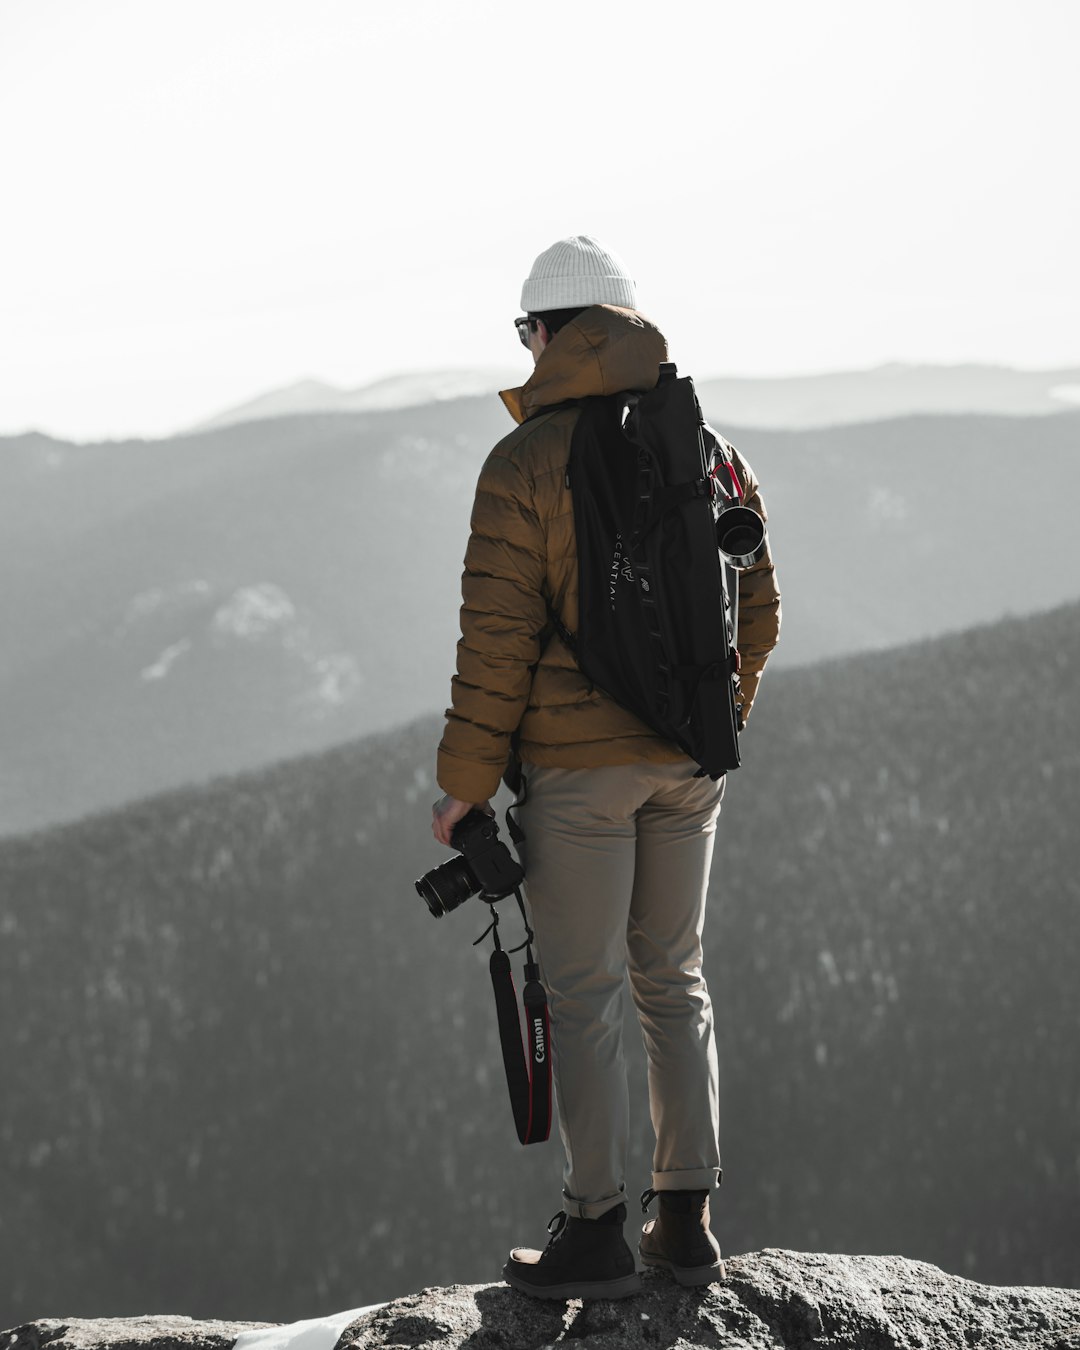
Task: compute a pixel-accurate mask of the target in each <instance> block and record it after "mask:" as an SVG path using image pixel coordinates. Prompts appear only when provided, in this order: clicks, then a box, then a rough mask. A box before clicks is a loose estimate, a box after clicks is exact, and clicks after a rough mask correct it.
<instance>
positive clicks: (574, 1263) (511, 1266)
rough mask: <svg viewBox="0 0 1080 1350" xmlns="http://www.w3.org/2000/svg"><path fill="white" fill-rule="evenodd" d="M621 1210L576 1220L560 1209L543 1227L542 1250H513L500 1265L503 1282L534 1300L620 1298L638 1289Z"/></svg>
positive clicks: (616, 1208)
mask: <svg viewBox="0 0 1080 1350" xmlns="http://www.w3.org/2000/svg"><path fill="white" fill-rule="evenodd" d="M625 1222H626V1206H625V1205H616V1206H615V1208H614V1209H609V1210H608V1211H607V1213H606V1214H602V1215H601V1216H600V1218H599V1219H577V1218H574V1216H573V1215H570V1214H566V1213H564V1212H563V1211H562V1210H560V1211H559V1212H558V1214H556V1215H555V1216H554V1217H553V1218H552V1220H551V1221H550V1223H549V1224H548V1232H549V1233H550V1234H551V1241H550V1242H549V1243H548V1245H547V1246H546V1247H545V1248H544V1250H543V1251H542V1252H539V1251H535V1250H534V1249H533V1248H531V1247H515V1248H514V1250H513V1251H512V1252H511V1253H510V1260H509V1261H507V1263H506V1265H505V1266H503V1278H504V1279H505V1280H506V1282H507V1284H509V1285H512V1286H513V1287H514V1288H515V1289H520V1290H521V1292H522V1293H523V1294H532V1296H533V1297H534V1298H557V1299H567V1298H625V1297H626V1296H627V1294H636V1293H637V1292H638V1291H639V1289H640V1288H641V1276H640V1275H639V1274H638V1273H637V1268H636V1266H635V1265H634V1253H633V1252H632V1251H631V1250H630V1248H629V1247H628V1246H627V1245H626V1240H625V1238H624V1237H623V1231H622V1226H623V1224H624V1223H625Z"/></svg>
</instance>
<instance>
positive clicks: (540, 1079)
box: [473, 889, 551, 1144]
mask: <svg viewBox="0 0 1080 1350" xmlns="http://www.w3.org/2000/svg"><path fill="white" fill-rule="evenodd" d="M514 898H515V899H516V900H517V903H518V909H519V910H520V911H521V918H522V922H523V923H524V924H525V933H526V937H525V941H524V942H523V943H522V944H521V946H520V947H513V948H511V951H510V952H506V951H504V950H503V946H502V943H501V942H500V941H499V912H498V910H497V909H495V907H494V905H492V908H491V926H490V927H489V928H486V929H485V930H484V932H483V933H481V934H480V936H479V937H478V938H477V939H476V942H474V943H473V946H474V947H475V946H476V945H477V943H480V942H483V940H484V938H486V937H487V935H488V933H490V934H491V935H492V940H493V941H494V943H495V950H494V951H493V952H492V953H491V960H490V961H489V962H488V966H489V969H490V970H491V985H492V988H493V989H494V991H495V1011H496V1013H497V1015H498V1020H499V1043H500V1045H501V1046H502V1057H503V1067H504V1069H505V1070H506V1086H507V1088H508V1090H509V1092H510V1105H511V1107H512V1108H513V1112H514V1125H515V1127H516V1128H517V1136H518V1139H519V1140H520V1141H521V1143H523V1144H542V1143H543V1142H544V1140H545V1139H546V1138H547V1137H548V1135H549V1134H550V1133H551V1023H550V1020H549V1017H548V1003H547V993H546V991H545V989H544V986H543V985H542V984H541V983H540V967H539V966H538V965H537V963H536V961H535V960H534V959H533V950H532V943H533V931H532V929H531V928H530V927H529V920H528V918H527V917H526V914H525V902H524V901H523V900H522V898H521V891H520V889H516V890H515V891H514ZM522 947H523V948H524V949H525V988H524V990H523V991H522V996H521V1001H522V1003H523V1005H524V1008H525V1045H528V1047H529V1054H528V1057H527V1058H526V1054H525V1045H523V1044H522V1037H521V1019H520V1017H519V1015H518V1006H517V993H516V991H515V989H514V976H513V974H512V972H511V969H510V955H511V953H512V952H519V951H521V949H522Z"/></svg>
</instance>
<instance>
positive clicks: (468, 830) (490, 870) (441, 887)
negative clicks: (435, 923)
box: [416, 810, 525, 919]
mask: <svg viewBox="0 0 1080 1350" xmlns="http://www.w3.org/2000/svg"><path fill="white" fill-rule="evenodd" d="M450 842H451V843H452V844H453V846H454V847H455V848H456V849H457V850H458V852H459V853H461V854H462V855H463V856H462V857H460V858H451V859H450V861H449V862H444V863H440V864H439V866H438V867H433V868H432V869H431V871H430V872H427V873H425V875H424V876H422V877H421V878H420V880H419V881H418V882H417V883H416V891H417V894H418V895H419V896H421V898H422V899H423V900H424V903H425V904H426V905H427V907H428V909H430V910H431V912H432V914H433V915H434V916H435V918H436V919H441V918H442V916H443V915H444V914H449V913H450V911H451V910H452V909H457V907H458V905H463V904H464V903H465V901H466V900H468V898H469V897H470V896H471V895H476V894H477V892H479V894H480V899H481V900H492V901H494V900H502V899H503V898H504V897H505V896H507V895H510V894H512V893H513V891H515V890H516V889H517V887H518V886H520V885H521V883H522V881H523V880H524V879H525V871H524V868H522V866H521V865H520V863H517V862H515V861H514V859H513V857H512V856H511V854H510V850H509V849H508V848H507V847H506V845H505V844H504V843H502V842H501V841H500V840H499V827H498V825H496V824H495V819H494V817H493V816H488V815H485V814H484V812H483V811H477V810H472V811H470V812H469V814H468V815H467V816H463V817H462V819H461V820H459V821H458V823H457V824H456V825H455V826H454V829H453V833H452V834H451V835H450Z"/></svg>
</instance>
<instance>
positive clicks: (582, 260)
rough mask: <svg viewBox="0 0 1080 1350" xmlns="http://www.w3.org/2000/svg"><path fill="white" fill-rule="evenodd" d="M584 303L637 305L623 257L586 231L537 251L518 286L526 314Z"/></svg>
mask: <svg viewBox="0 0 1080 1350" xmlns="http://www.w3.org/2000/svg"><path fill="white" fill-rule="evenodd" d="M585 305H622V306H623V307H624V308H626V309H637V293H636V291H635V290H634V281H633V278H632V277H631V276H630V275H629V274H628V273H627V271H626V267H625V266H624V265H623V262H622V259H621V258H619V256H618V255H617V254H615V253H612V251H611V250H610V249H609V248H605V247H604V246H603V244H601V243H600V242H599V241H598V240H596V239H593V238H592V236H591V235H588V234H575V235H571V237H570V238H569V239H560V240H559V241H558V242H557V243H554V244H552V246H551V247H550V248H549V249H546V250H545V251H544V252H543V253H541V254H540V256H539V258H537V260H536V261H535V262H534V263H533V265H532V271H531V272H530V273H529V275H528V278H527V279H526V281H525V285H524V286H523V287H522V288H521V308H522V309H523V310H524V311H525V312H526V314H538V313H541V312H542V311H543V310H545V309H576V308H578V307H579V306H585Z"/></svg>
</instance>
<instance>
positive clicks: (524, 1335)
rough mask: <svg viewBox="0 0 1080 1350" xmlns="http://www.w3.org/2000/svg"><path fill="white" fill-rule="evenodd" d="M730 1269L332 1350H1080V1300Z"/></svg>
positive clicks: (128, 1345)
mask: <svg viewBox="0 0 1080 1350" xmlns="http://www.w3.org/2000/svg"><path fill="white" fill-rule="evenodd" d="M727 1266H728V1278H727V1279H726V1280H725V1281H723V1282H722V1283H718V1284H714V1285H710V1286H709V1287H708V1288H706V1289H696V1290H691V1289H682V1288H680V1287H679V1286H678V1285H675V1284H673V1283H672V1282H671V1281H670V1280H669V1279H667V1277H666V1276H662V1275H660V1274H659V1273H658V1272H653V1271H648V1272H646V1274H645V1277H644V1289H643V1292H642V1293H641V1294H639V1295H637V1296H635V1297H633V1298H627V1299H622V1300H620V1301H618V1302H613V1301H609V1300H595V1301H589V1302H586V1303H582V1302H580V1301H571V1302H569V1303H551V1302H545V1301H541V1300H535V1299H530V1298H527V1297H525V1296H524V1295H521V1294H517V1293H515V1292H514V1291H513V1290H511V1289H509V1288H507V1286H506V1285H504V1284H487V1285H483V1284H481V1285H451V1286H450V1287H449V1288H446V1289H424V1290H422V1291H421V1292H420V1293H418V1294H411V1295H409V1296H408V1297H406V1298H399V1299H395V1300H394V1301H393V1302H391V1303H387V1304H384V1305H383V1306H381V1307H377V1308H373V1309H370V1310H368V1311H366V1312H364V1313H363V1314H362V1315H361V1316H359V1317H357V1318H356V1319H355V1320H354V1321H352V1322H351V1323H350V1325H349V1326H347V1327H346V1328H345V1330H344V1332H342V1334H341V1335H340V1337H339V1338H338V1341H337V1345H336V1346H335V1347H332V1350H458V1348H459V1347H460V1350H549V1348H550V1347H555V1346H559V1345H563V1344H567V1345H569V1344H570V1343H571V1342H572V1343H574V1345H575V1347H577V1348H578V1350H594V1348H595V1350H601V1348H603V1350H615V1347H618V1348H619V1350H699V1347H700V1350H954V1347H955V1350H973V1347H977V1348H978V1350H1005V1348H1006V1347H1013V1346H1017V1347H1032V1348H1033V1350H1035V1348H1036V1347H1037V1350H1080V1292H1077V1291H1074V1290H1069V1289H1043V1288H1031V1287H1018V1288H1006V1287H1001V1286H997V1285H985V1284H976V1283H974V1282H973V1281H971V1280H964V1279H960V1278H959V1277H957V1276H955V1275H947V1274H945V1272H944V1271H941V1270H939V1269H938V1268H937V1267H936V1266H931V1265H927V1264H925V1263H924V1262H921V1261H909V1260H906V1259H905V1258H903V1257H898V1256H826V1255H816V1254H810V1253H805V1252H789V1251H780V1250H774V1249H771V1248H767V1249H766V1250H764V1251H761V1252H752V1253H749V1254H747V1255H745V1256H736V1257H732V1258H730V1259H729V1260H728V1262H727ZM272 1325H273V1324H270V1323H255V1322H245V1323H235V1322H195V1321H192V1320H191V1319H190V1318H186V1317H139V1318H128V1319H120V1320H115V1321H104V1320H85V1321H80V1320H78V1319H74V1318H71V1319H56V1318H50V1319H43V1320H41V1321H37V1322H30V1323H27V1324H26V1325H25V1326H21V1327H16V1328H15V1329H14V1330H12V1331H9V1332H0V1350H43V1348H44V1347H46V1346H47V1347H48V1350H105V1347H110V1348H111V1350H144V1348H145V1350H204V1348H205V1350H229V1347H230V1346H231V1345H232V1343H233V1342H234V1341H235V1339H236V1337H237V1336H239V1335H240V1334H241V1333H242V1332H248V1331H253V1330H256V1329H257V1328H260V1327H271V1326H272ZM282 1330H283V1331H284V1330H287V1329H286V1328H282ZM284 1344H285V1345H288V1340H287V1338H286V1339H285V1341H284ZM328 1350H330V1348H329V1347H328Z"/></svg>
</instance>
